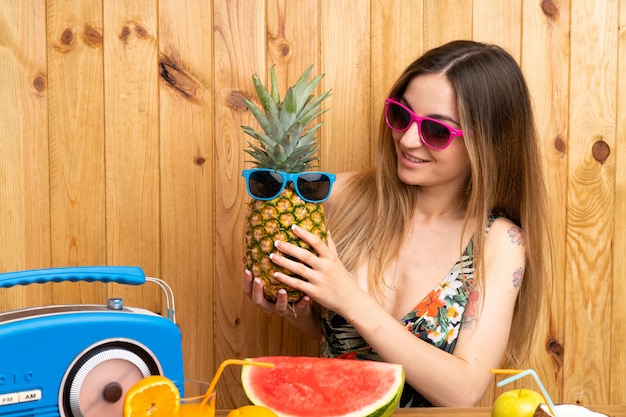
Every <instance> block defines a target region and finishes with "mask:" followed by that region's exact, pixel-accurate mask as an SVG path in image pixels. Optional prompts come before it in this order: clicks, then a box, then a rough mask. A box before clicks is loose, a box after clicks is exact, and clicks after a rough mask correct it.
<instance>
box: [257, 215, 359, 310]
mask: <svg viewBox="0 0 626 417" xmlns="http://www.w3.org/2000/svg"><path fill="white" fill-rule="evenodd" d="M292 230H293V232H294V234H295V235H296V236H297V237H299V238H300V239H302V240H303V241H305V242H306V243H308V244H309V245H310V246H311V248H313V250H314V251H315V252H316V253H317V255H316V254H315V253H312V252H311V251H309V250H307V249H304V248H301V247H299V246H296V245H293V244H289V243H287V242H281V241H277V242H275V243H274V244H275V246H276V248H277V249H278V250H279V251H280V252H281V253H283V254H285V255H288V256H289V257H290V258H292V259H290V258H289V257H287V256H282V255H280V254H277V253H273V254H271V255H270V259H271V260H272V262H274V263H275V264H276V265H278V266H281V267H283V268H285V269H287V270H289V271H291V272H293V273H294V274H297V275H299V276H301V277H302V278H304V280H302V279H299V278H295V277H291V276H289V275H287V274H284V273H281V272H276V274H275V278H276V279H278V280H279V281H280V282H282V283H283V284H286V285H288V286H289V287H292V288H294V289H296V290H299V291H302V292H303V293H304V294H307V295H308V296H309V297H310V298H311V299H313V300H314V301H315V302H317V303H319V304H321V305H323V306H324V307H326V308H329V309H332V310H334V311H336V312H338V313H340V314H341V311H342V310H344V309H345V308H347V306H346V302H347V300H346V298H352V297H346V294H351V295H356V294H357V292H359V293H362V294H365V293H364V292H363V291H361V290H360V289H359V287H358V284H357V283H356V280H355V279H353V277H352V274H351V273H350V272H349V271H348V270H346V268H345V266H344V265H343V263H342V262H341V261H340V260H339V256H338V255H337V249H336V247H335V243H334V242H333V240H332V238H331V236H330V233H329V234H328V239H327V240H328V241H327V243H324V242H323V241H322V240H321V239H320V238H319V237H317V236H316V235H314V234H313V233H310V232H309V231H307V230H305V229H303V228H302V227H298V226H293V227H292ZM294 259H296V260H294ZM253 291H254V289H253Z"/></svg>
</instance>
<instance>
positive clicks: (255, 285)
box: [243, 270, 311, 318]
mask: <svg viewBox="0 0 626 417" xmlns="http://www.w3.org/2000/svg"><path fill="white" fill-rule="evenodd" d="M243 281H244V285H243V290H244V293H245V294H246V296H248V298H250V299H251V300H252V302H253V303H254V304H256V305H257V306H258V307H260V308H261V309H262V310H264V311H265V312H266V313H270V314H278V315H279V316H293V317H296V318H297V317H298V314H300V313H302V312H303V311H304V310H306V309H307V307H308V305H309V303H310V301H311V299H310V298H309V297H307V296H305V297H303V298H302V299H301V300H300V301H298V302H297V303H295V304H293V303H290V302H289V300H288V294H287V291H285V290H284V289H282V288H281V289H280V290H278V295H277V298H276V301H275V302H271V301H269V300H267V299H266V298H265V296H264V295H263V285H264V284H263V280H261V279H260V278H254V277H253V276H252V273H251V272H250V271H249V270H246V271H245V272H244V279H243Z"/></svg>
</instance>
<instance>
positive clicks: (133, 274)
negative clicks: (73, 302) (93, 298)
mask: <svg viewBox="0 0 626 417" xmlns="http://www.w3.org/2000/svg"><path fill="white" fill-rule="evenodd" d="M68 281H69V282H77V281H86V282H94V281H97V282H105V283H108V282H114V283H117V284H127V285H141V284H144V283H145V282H146V281H150V282H154V283H155V284H157V285H158V286H159V287H161V289H162V290H163V292H164V293H165V303H166V307H167V317H168V318H169V319H171V320H172V321H173V322H174V323H176V310H175V308H174V292H173V291H172V289H171V287H170V286H169V285H168V284H167V283H166V282H165V281H163V280H162V279H160V278H151V277H146V276H145V274H144V272H143V270H142V269H141V268H140V267H138V266H72V267H65V268H43V269H31V270H26V271H15V272H6V273H0V288H9V287H13V286H15V285H29V284H44V283H47V282H68Z"/></svg>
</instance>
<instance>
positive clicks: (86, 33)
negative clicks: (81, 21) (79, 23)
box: [83, 25, 102, 48]
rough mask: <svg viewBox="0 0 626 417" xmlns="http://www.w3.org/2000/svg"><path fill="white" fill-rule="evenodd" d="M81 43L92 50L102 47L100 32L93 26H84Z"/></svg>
mask: <svg viewBox="0 0 626 417" xmlns="http://www.w3.org/2000/svg"><path fill="white" fill-rule="evenodd" d="M83 41H84V42H85V43H86V44H87V45H89V46H91V47H92V48H100V47H102V32H100V31H99V30H98V29H96V28H94V27H93V26H90V25H86V26H85V28H84V29H83Z"/></svg>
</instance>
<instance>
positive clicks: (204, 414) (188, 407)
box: [178, 380, 215, 417]
mask: <svg viewBox="0 0 626 417" xmlns="http://www.w3.org/2000/svg"><path fill="white" fill-rule="evenodd" d="M208 390H209V383H208V382H204V381H193V380H187V381H185V382H184V391H183V392H181V398H180V411H179V413H178V416H179V417H214V416H215V391H213V392H212V393H211V394H209V395H208V398H207V392H208Z"/></svg>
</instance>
